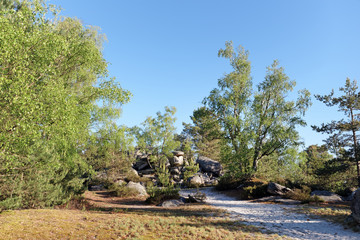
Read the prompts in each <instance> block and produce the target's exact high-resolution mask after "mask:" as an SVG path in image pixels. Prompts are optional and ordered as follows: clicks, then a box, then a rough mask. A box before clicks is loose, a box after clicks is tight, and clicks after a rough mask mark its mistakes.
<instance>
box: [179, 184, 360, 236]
mask: <svg viewBox="0 0 360 240" xmlns="http://www.w3.org/2000/svg"><path fill="white" fill-rule="evenodd" d="M200 191H201V192H203V193H205V194H206V195H207V200H206V202H207V203H209V204H211V205H213V206H216V207H219V208H222V209H226V210H227V211H229V212H230V213H232V216H233V217H237V218H239V217H240V218H241V219H242V220H243V221H246V222H244V223H246V224H250V225H254V226H259V227H264V228H265V229H268V230H270V231H272V232H275V233H277V234H279V235H286V236H288V237H291V238H295V239H360V233H355V232H353V231H351V230H345V229H344V228H343V227H342V226H340V225H337V224H333V223H330V222H327V221H325V220H319V219H311V218H309V217H308V216H306V215H304V214H297V213H292V212H290V211H286V209H287V208H288V209H291V208H295V207H296V206H291V205H282V204H264V203H254V202H250V201H244V200H241V201H240V200H236V199H235V198H233V197H229V196H226V195H224V194H221V193H219V192H216V191H213V190H212V189H211V188H202V189H200ZM191 192H196V190H182V191H181V192H180V194H181V195H182V196H187V195H188V194H189V193H191Z"/></svg>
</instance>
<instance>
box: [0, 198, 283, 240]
mask: <svg viewBox="0 0 360 240" xmlns="http://www.w3.org/2000/svg"><path fill="white" fill-rule="evenodd" d="M97 201H101V200H99V199H97ZM114 206H116V204H114V203H111V204H110V205H109V206H105V205H101V207H98V208H97V210H68V209H57V210H54V209H39V210H36V209H33V210H17V211H4V212H2V213H1V214H0V239H144V240H145V239H281V237H279V236H278V235H273V234H265V233H262V232H261V231H260V229H259V228H256V227H252V226H247V225H244V224H242V223H241V222H239V221H234V220H231V219H228V218H227V217H226V216H227V213H226V212H224V211H220V210H217V209H215V208H213V207H210V206H207V205H202V204H197V205H196V204H195V205H187V206H183V207H179V208H174V209H166V208H159V207H147V208H146V207H144V206H138V207H136V206H134V205H131V207H130V205H129V208H124V206H126V205H119V206H122V207H121V208H117V207H114Z"/></svg>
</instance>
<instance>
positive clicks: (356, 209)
mask: <svg viewBox="0 0 360 240" xmlns="http://www.w3.org/2000/svg"><path fill="white" fill-rule="evenodd" d="M351 216H352V217H353V219H354V220H355V221H356V222H357V223H359V224H360V188H358V189H357V190H356V191H355V193H354V197H353V200H352V201H351Z"/></svg>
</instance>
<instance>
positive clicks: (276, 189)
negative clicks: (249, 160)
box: [267, 182, 292, 196]
mask: <svg viewBox="0 0 360 240" xmlns="http://www.w3.org/2000/svg"><path fill="white" fill-rule="evenodd" d="M267 192H268V193H270V194H272V195H279V196H284V195H285V194H286V193H288V192H292V190H291V189H290V188H287V187H285V186H282V185H280V184H277V183H273V182H270V183H269V184H268V187H267Z"/></svg>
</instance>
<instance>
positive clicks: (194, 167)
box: [184, 159, 200, 183]
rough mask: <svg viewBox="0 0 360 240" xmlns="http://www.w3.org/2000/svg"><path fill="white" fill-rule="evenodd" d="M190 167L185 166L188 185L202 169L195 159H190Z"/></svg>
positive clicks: (185, 180)
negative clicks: (190, 179)
mask: <svg viewBox="0 0 360 240" xmlns="http://www.w3.org/2000/svg"><path fill="white" fill-rule="evenodd" d="M188 162H189V165H188V166H185V172H184V182H185V183H187V182H188V180H189V178H191V177H192V176H194V175H195V173H197V172H198V171H199V169H200V167H199V165H198V164H197V163H196V162H195V161H194V159H190V160H189V161H188Z"/></svg>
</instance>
